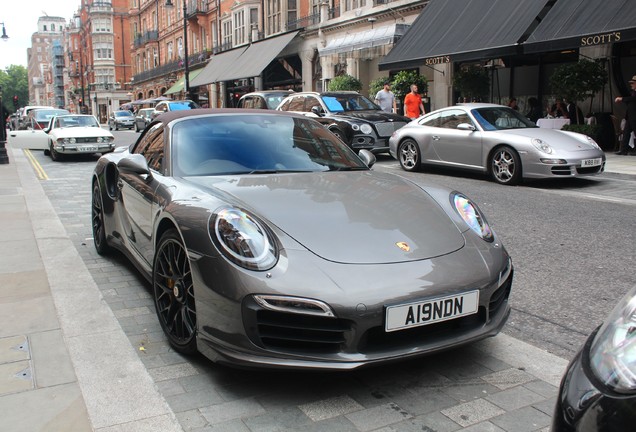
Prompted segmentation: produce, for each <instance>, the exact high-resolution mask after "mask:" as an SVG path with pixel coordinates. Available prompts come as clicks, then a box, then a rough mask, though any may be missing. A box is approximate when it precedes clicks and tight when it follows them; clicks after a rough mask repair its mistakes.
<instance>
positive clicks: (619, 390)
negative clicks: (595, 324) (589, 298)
mask: <svg viewBox="0 0 636 432" xmlns="http://www.w3.org/2000/svg"><path fill="white" fill-rule="evenodd" d="M630 425H631V426H630ZM634 425H636V288H633V289H632V290H631V291H630V292H629V293H627V295H625V297H623V299H622V300H621V301H620V302H619V303H618V304H617V305H616V307H615V308H614V310H613V311H612V312H611V313H610V315H609V316H608V317H607V319H606V320H605V323H604V324H603V325H601V326H600V327H599V328H597V329H596V330H595V331H594V332H592V334H591V335H590V337H589V338H588V340H587V342H586V343H585V345H584V346H583V347H582V349H581V351H579V353H578V354H577V355H576V356H575V357H574V359H573V360H572V361H571V362H570V365H569V366H568V368H567V370H566V372H565V375H564V376H563V380H562V381H561V387H560V389H559V394H558V396H557V404H556V409H555V412H554V416H553V418H552V431H553V432H575V431H599V432H604V431H612V432H614V431H616V432H618V431H628V430H634V427H635V426H634Z"/></svg>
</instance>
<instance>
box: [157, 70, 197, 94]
mask: <svg viewBox="0 0 636 432" xmlns="http://www.w3.org/2000/svg"><path fill="white" fill-rule="evenodd" d="M203 69H204V68H201V69H196V70H191V71H190V72H189V74H188V78H189V81H190V87H191V88H192V87H196V86H194V85H193V84H192V81H194V79H195V78H196V77H197V76H199V74H200V73H201V71H203ZM183 87H185V75H184V76H182V77H181V78H179V79H178V80H177V82H176V83H174V85H173V86H172V87H170V88H169V89H168V90H167V91H166V92H165V93H164V95H169V94H173V93H179V92H180V91H183Z"/></svg>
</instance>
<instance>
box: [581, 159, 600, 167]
mask: <svg viewBox="0 0 636 432" xmlns="http://www.w3.org/2000/svg"><path fill="white" fill-rule="evenodd" d="M602 162H603V159H602V158H595V159H583V160H582V161H581V166H582V167H594V166H599V165H600V164H601V163H602Z"/></svg>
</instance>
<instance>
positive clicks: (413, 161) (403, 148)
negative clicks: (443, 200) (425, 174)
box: [398, 138, 421, 171]
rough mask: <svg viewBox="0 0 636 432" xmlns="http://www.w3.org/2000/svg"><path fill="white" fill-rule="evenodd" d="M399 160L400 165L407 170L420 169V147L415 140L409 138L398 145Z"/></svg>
mask: <svg viewBox="0 0 636 432" xmlns="http://www.w3.org/2000/svg"><path fill="white" fill-rule="evenodd" d="M398 160H399V161H400V166H402V168H403V169H404V170H406V171H419V170H420V166H421V155H420V147H419V146H418V145H417V143H416V142H415V141H414V140H412V139H410V138H408V139H405V140H404V141H402V142H401V143H400V146H399V147H398Z"/></svg>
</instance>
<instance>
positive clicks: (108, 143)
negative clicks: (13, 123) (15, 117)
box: [9, 114, 115, 161]
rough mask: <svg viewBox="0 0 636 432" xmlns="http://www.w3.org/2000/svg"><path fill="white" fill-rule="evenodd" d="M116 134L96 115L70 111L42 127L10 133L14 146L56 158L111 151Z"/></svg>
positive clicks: (113, 147) (10, 139) (10, 140)
mask: <svg viewBox="0 0 636 432" xmlns="http://www.w3.org/2000/svg"><path fill="white" fill-rule="evenodd" d="M114 141H115V138H114V137H113V134H111V133H110V132H108V131H107V130H105V129H102V128H101V126H100V125H99V122H98V121H97V119H96V118H95V116H92V115H86V114H69V115H61V116H57V117H53V118H52V119H51V121H50V123H49V125H48V127H46V128H44V129H42V130H35V129H34V130H18V131H11V132H9V145H10V146H11V147H13V148H28V149H35V150H44V154H49V155H50V156H51V159H53V160H54V161H59V160H61V159H62V158H63V157H64V156H65V155H76V154H91V153H102V154H105V153H109V152H111V151H113V150H114V149H115V143H114Z"/></svg>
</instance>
